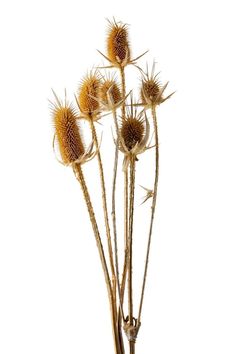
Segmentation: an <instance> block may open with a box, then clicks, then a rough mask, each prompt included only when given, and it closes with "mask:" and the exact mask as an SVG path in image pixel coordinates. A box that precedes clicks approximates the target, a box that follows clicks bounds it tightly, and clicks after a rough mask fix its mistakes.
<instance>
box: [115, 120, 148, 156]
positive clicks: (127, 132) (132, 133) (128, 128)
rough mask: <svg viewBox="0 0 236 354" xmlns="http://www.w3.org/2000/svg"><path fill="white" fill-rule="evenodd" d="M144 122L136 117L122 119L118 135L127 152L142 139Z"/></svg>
mask: <svg viewBox="0 0 236 354" xmlns="http://www.w3.org/2000/svg"><path fill="white" fill-rule="evenodd" d="M144 132H145V127H144V120H143V119H139V118H136V117H127V118H125V119H123V121H122V125H121V129H120V135H121V137H122V139H123V141H124V145H125V147H126V148H127V150H128V151H130V150H132V149H133V148H134V147H135V146H136V145H137V144H139V143H140V142H141V141H142V139H143V137H144Z"/></svg>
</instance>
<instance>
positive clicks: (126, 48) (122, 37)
mask: <svg viewBox="0 0 236 354" xmlns="http://www.w3.org/2000/svg"><path fill="white" fill-rule="evenodd" d="M107 58H108V59H109V61H110V62H111V63H112V64H113V65H114V66H120V65H124V64H128V63H129V61H130V44H129V39H128V25H127V24H123V23H121V22H116V21H115V20H113V22H112V21H109V27H108V35H107Z"/></svg>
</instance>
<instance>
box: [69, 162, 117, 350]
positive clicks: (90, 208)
mask: <svg viewBox="0 0 236 354" xmlns="http://www.w3.org/2000/svg"><path fill="white" fill-rule="evenodd" d="M74 173H75V176H76V178H77V179H78V181H79V183H80V185H81V189H82V192H83V195H84V199H85V202H86V205H87V209H88V213H89V217H90V221H91V224H92V227H93V232H94V235H95V238H96V242H97V247H98V251H99V255H100V260H101V263H102V267H103V272H104V275H105V280H106V285H107V291H108V297H109V302H110V307H111V319H112V329H113V337H114V344H115V351H116V354H122V352H121V350H120V345H119V337H118V333H117V320H116V306H115V302H114V296H113V290H112V287H111V280H110V276H109V271H108V267H107V262H106V258H105V254H104V249H103V245H102V241H101V237H100V233H99V229H98V225H97V221H96V217H95V213H94V209H93V206H92V202H91V199H90V195H89V192H88V188H87V185H86V182H85V179H84V175H83V171H82V168H81V166H80V165H79V164H75V165H74Z"/></svg>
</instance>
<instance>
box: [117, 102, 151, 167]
mask: <svg viewBox="0 0 236 354" xmlns="http://www.w3.org/2000/svg"><path fill="white" fill-rule="evenodd" d="M149 133H150V126H149V122H148V119H147V116H146V113H145V112H144V111H141V112H140V113H138V112H137V109H136V108H135V109H134V105H133V103H132V102H131V109H130V111H127V114H126V117H125V119H123V120H122V124H121V127H120V131H119V149H120V151H122V152H123V153H124V154H125V157H124V163H123V169H124V170H125V169H126V168H127V167H128V165H129V162H130V160H131V159H132V158H134V159H135V160H136V161H137V160H138V159H137V155H139V154H141V153H143V152H144V151H146V150H147V149H149V148H150V146H149V145H147V142H148V139H149Z"/></svg>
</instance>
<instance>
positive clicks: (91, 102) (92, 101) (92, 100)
mask: <svg viewBox="0 0 236 354" xmlns="http://www.w3.org/2000/svg"><path fill="white" fill-rule="evenodd" d="M100 86H101V81H100V78H99V77H98V75H97V74H96V73H94V74H93V73H90V74H88V75H86V76H85V77H84V79H83V80H82V82H81V84H80V86H79V90H78V104H79V108H80V110H81V113H82V114H83V115H84V116H85V118H90V119H94V120H95V119H96V117H97V115H98V114H99V92H100Z"/></svg>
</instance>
